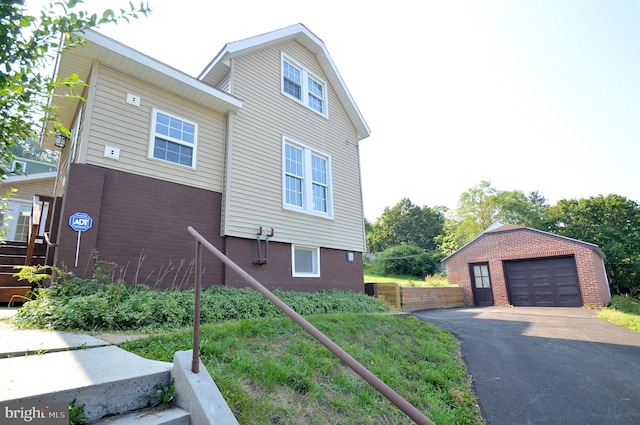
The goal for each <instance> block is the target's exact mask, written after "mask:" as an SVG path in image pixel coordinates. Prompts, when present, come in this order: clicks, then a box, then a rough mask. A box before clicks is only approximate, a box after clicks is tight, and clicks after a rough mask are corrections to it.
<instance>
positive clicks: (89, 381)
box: [0, 346, 172, 421]
mask: <svg viewBox="0 0 640 425" xmlns="http://www.w3.org/2000/svg"><path fill="white" fill-rule="evenodd" d="M43 348H45V349H46V347H43ZM171 369H172V364H171V363H166V362H158V361H153V360H147V359H143V358H142V357H139V356H137V355H135V354H133V353H129V352H128V351H125V350H123V349H121V348H118V347H116V346H106V347H97V348H89V349H80V350H72V351H59V352H52V353H46V354H35V355H33V354H31V355H27V356H22V357H7V358H2V359H0V370H2V379H1V380H0V403H3V402H6V403H20V404H27V403H31V404H32V403H71V401H73V400H74V399H75V400H76V404H77V405H80V404H84V406H85V407H84V412H85V415H86V416H87V417H88V419H89V421H95V420H97V419H100V418H102V417H104V416H107V415H116V414H120V413H123V412H128V411H134V410H138V409H142V408H145V407H149V406H151V405H153V404H154V403H155V402H156V401H157V399H156V389H155V386H156V385H157V384H162V385H164V386H166V385H168V383H169V380H170V377H171Z"/></svg>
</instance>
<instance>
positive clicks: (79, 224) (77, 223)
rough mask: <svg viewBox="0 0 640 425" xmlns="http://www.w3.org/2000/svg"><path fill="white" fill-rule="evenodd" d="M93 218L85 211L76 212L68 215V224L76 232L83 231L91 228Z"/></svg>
mask: <svg viewBox="0 0 640 425" xmlns="http://www.w3.org/2000/svg"><path fill="white" fill-rule="evenodd" d="M92 225H93V219H92V218H91V217H90V216H89V214H87V213H83V212H77V213H74V214H72V215H71V217H69V226H71V228H72V229H73V230H75V231H76V232H84V231H85V230H89V229H91V226H92Z"/></svg>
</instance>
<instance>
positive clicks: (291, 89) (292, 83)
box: [282, 61, 302, 100]
mask: <svg viewBox="0 0 640 425" xmlns="http://www.w3.org/2000/svg"><path fill="white" fill-rule="evenodd" d="M282 74H283V75H282V78H283V79H284V80H283V89H284V91H285V93H288V94H290V95H291V96H293V97H295V98H296V99H298V100H302V79H301V74H300V70H299V69H297V68H296V67H294V66H293V65H291V64H289V63H288V62H287V61H284V62H283V64H282Z"/></svg>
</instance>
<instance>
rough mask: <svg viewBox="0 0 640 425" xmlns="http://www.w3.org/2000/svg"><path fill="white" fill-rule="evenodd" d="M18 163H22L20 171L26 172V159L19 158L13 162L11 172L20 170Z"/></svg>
mask: <svg viewBox="0 0 640 425" xmlns="http://www.w3.org/2000/svg"><path fill="white" fill-rule="evenodd" d="M18 165H20V172H22V173H24V172H26V169H27V162H26V161H20V160H19V159H14V160H13V163H12V164H11V172H12V173H14V172H16V171H17V170H18Z"/></svg>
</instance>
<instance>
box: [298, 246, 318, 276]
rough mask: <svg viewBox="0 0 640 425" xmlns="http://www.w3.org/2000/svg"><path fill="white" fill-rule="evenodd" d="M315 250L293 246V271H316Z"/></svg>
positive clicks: (315, 272) (313, 272) (314, 272)
mask: <svg viewBox="0 0 640 425" xmlns="http://www.w3.org/2000/svg"><path fill="white" fill-rule="evenodd" d="M317 252H318V251H317V250H316V249H308V248H295V251H294V256H295V264H294V267H295V272H296V273H309V274H317V273H318V262H317Z"/></svg>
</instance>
